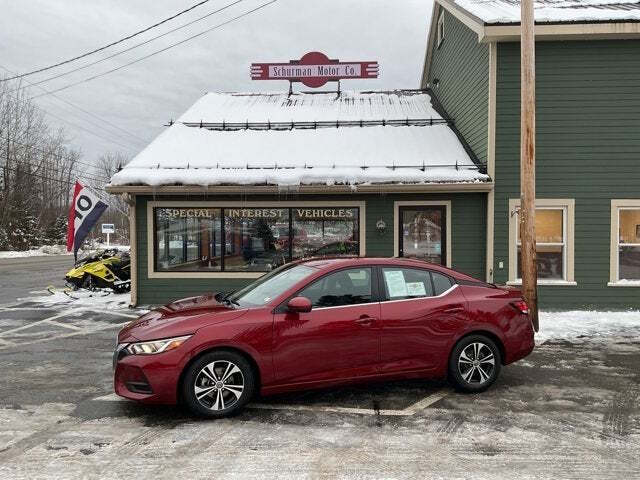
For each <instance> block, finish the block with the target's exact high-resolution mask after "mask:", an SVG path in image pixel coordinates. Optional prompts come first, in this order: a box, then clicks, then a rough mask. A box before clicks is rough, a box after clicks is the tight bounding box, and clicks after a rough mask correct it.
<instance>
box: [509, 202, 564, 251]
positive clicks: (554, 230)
mask: <svg viewBox="0 0 640 480" xmlns="http://www.w3.org/2000/svg"><path fill="white" fill-rule="evenodd" d="M563 215H564V210H563V209H561V208H558V209H549V208H537V209H536V242H537V243H562V242H563V241H564V233H563V230H564V222H563ZM516 218H517V221H518V222H519V221H520V220H519V217H518V216H517V217H516ZM517 230H518V242H520V224H519V223H518V229H517Z"/></svg>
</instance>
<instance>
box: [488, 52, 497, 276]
mask: <svg viewBox="0 0 640 480" xmlns="http://www.w3.org/2000/svg"><path fill="white" fill-rule="evenodd" d="M497 78H498V45H497V44H496V43H495V42H493V43H491V44H489V94H488V103H489V105H488V114H487V174H488V175H489V177H490V178H491V180H492V181H493V182H495V178H496V98H497V96H496V85H497ZM486 242H487V245H486V247H487V252H486V260H487V261H486V266H485V274H486V281H487V282H489V283H493V268H494V262H495V253H494V249H495V191H494V190H493V189H492V190H490V191H489V193H488V194H487V235H486Z"/></svg>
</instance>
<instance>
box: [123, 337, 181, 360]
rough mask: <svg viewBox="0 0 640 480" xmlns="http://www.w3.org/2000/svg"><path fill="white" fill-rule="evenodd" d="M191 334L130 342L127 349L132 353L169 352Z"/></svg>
mask: <svg viewBox="0 0 640 480" xmlns="http://www.w3.org/2000/svg"><path fill="white" fill-rule="evenodd" d="M190 337H191V335H185V336H183V337H174V338H163V339H162V340H150V341H148V342H138V343H131V344H129V345H128V346H127V347H126V349H127V353H129V354H131V355H153V354H156V353H162V352H168V351H169V350H174V349H176V348H178V347H179V346H180V345H182V344H183V343H184V342H186V341H187V339H188V338H190Z"/></svg>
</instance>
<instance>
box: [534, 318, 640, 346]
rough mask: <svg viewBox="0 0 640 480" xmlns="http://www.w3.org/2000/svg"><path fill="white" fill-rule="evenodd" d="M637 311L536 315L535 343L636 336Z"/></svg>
mask: <svg viewBox="0 0 640 480" xmlns="http://www.w3.org/2000/svg"><path fill="white" fill-rule="evenodd" d="M639 333H640V311H631V312H600V311H580V310H576V311H567V312H540V331H539V332H538V333H537V334H536V343H538V344H540V343H544V342H545V341H547V340H552V339H554V340H573V339H577V338H579V337H582V336H587V337H608V336H612V335H629V334H633V335H636V336H637V335H638V334H639Z"/></svg>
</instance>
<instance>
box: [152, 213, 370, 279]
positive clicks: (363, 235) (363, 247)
mask: <svg viewBox="0 0 640 480" xmlns="http://www.w3.org/2000/svg"><path fill="white" fill-rule="evenodd" d="M156 207H177V208H179V207H197V208H221V207H225V208H243V207H244V208H249V207H259V208H268V207H276V208H287V207H358V208H359V213H358V214H359V225H358V228H359V230H360V238H359V246H360V252H359V254H360V256H362V257H364V256H365V254H366V245H365V243H366V215H367V212H366V203H365V202H354V201H353V200H350V201H349V200H345V201H343V202H341V201H319V200H318V201H302V202H298V201H262V202H233V201H225V202H222V201H188V200H179V201H167V200H164V201H151V202H147V278H248V279H251V278H259V277H261V276H262V275H264V274H265V273H268V272H156V271H154V262H153V251H154V249H155V244H154V241H153V209H154V208H156Z"/></svg>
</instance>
